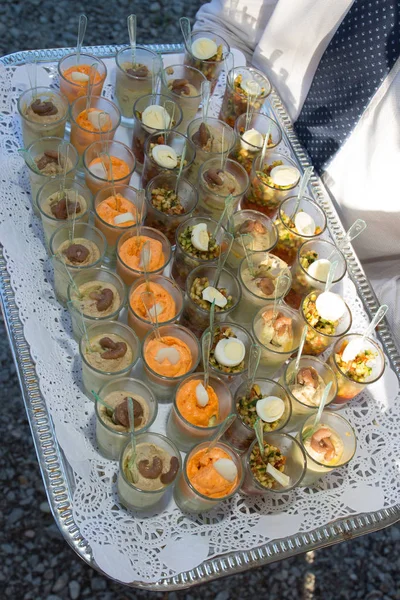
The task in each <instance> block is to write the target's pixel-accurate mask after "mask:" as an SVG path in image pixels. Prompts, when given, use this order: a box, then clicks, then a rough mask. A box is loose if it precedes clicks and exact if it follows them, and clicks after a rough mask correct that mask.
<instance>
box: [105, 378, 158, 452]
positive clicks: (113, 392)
mask: <svg viewBox="0 0 400 600" xmlns="http://www.w3.org/2000/svg"><path fill="white" fill-rule="evenodd" d="M98 395H99V397H100V399H101V400H104V401H105V402H107V404H108V405H109V406H112V407H113V408H115V407H116V406H118V405H119V404H120V403H122V402H123V400H124V398H126V397H129V398H132V400H134V401H135V400H136V403H138V404H139V407H138V404H134V421H135V434H136V435H140V434H141V433H144V432H145V431H147V430H148V429H150V427H151V426H152V424H153V423H154V420H155V418H156V416H157V410H158V406H157V399H156V397H155V396H154V394H153V392H152V391H151V390H150V388H149V387H148V386H147V385H145V384H144V383H143V382H142V381H139V380H138V379H133V378H132V377H117V378H116V379H112V380H111V381H109V382H108V383H105V384H104V385H103V386H102V387H101V388H100V389H99V393H98ZM135 409H136V410H135ZM95 410H96V441H97V445H98V446H99V449H100V453H101V454H102V455H103V456H105V457H106V458H109V459H110V460H118V458H119V457H120V454H121V451H122V449H123V447H124V446H125V445H126V443H127V442H128V440H129V438H130V425H127V423H125V422H123V423H121V422H120V421H119V420H118V418H116V417H114V415H113V414H112V413H111V411H109V410H108V409H107V408H106V407H105V406H104V405H103V404H100V402H98V401H97V400H96V399H95Z"/></svg>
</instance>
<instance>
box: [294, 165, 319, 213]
mask: <svg viewBox="0 0 400 600" xmlns="http://www.w3.org/2000/svg"><path fill="white" fill-rule="evenodd" d="M313 171H314V167H307V168H306V170H305V171H304V173H303V177H302V178H301V181H300V187H299V193H298V194H297V200H296V204H295V205H294V209H293V212H292V216H291V217H290V220H291V221H293V219H294V218H295V216H296V214H297V211H298V210H299V207H300V202H301V199H302V198H303V196H304V192H305V191H306V187H307V186H308V182H309V181H310V178H311V175H312V174H313Z"/></svg>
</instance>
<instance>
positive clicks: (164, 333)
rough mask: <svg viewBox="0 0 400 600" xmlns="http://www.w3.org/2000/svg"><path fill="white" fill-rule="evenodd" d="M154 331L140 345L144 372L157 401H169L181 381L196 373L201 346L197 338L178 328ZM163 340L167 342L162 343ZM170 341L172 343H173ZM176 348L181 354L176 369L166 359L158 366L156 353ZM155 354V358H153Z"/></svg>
mask: <svg viewBox="0 0 400 600" xmlns="http://www.w3.org/2000/svg"><path fill="white" fill-rule="evenodd" d="M158 331H159V334H160V336H161V341H160V340H159V339H158V337H157V336H158V334H157V331H156V330H155V329H154V328H153V329H151V330H150V331H149V332H148V333H147V335H146V336H145V338H144V340H143V344H142V359H143V364H144V372H145V375H146V377H147V380H148V382H149V384H150V386H151V389H152V390H153V391H154V393H155V394H156V397H157V398H158V399H159V400H164V401H165V400H172V398H173V395H174V393H175V390H176V388H177V387H178V385H179V384H180V383H181V381H182V380H183V379H184V378H185V377H187V376H188V375H190V374H191V373H193V371H195V370H196V368H197V366H198V364H199V361H200V345H199V341H198V339H197V338H196V336H195V335H194V334H193V333H192V332H191V331H190V330H189V329H187V328H186V327H182V326H181V325H161V326H160V327H159V328H158ZM163 338H166V340H164V341H162V340H163ZM172 338H173V339H172ZM166 346H169V347H171V346H173V347H175V348H176V349H177V350H178V352H179V354H180V357H181V358H180V361H179V365H178V367H176V368H175V365H176V363H175V364H172V363H171V361H170V360H169V359H168V358H166V359H164V361H163V363H164V364H163V365H160V364H159V363H158V362H157V360H156V356H157V354H158V349H160V348H164V347H166ZM153 354H154V356H153Z"/></svg>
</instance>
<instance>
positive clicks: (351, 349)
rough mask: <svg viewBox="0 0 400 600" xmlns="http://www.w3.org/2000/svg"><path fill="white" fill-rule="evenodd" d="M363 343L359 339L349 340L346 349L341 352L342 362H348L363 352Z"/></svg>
mask: <svg viewBox="0 0 400 600" xmlns="http://www.w3.org/2000/svg"><path fill="white" fill-rule="evenodd" d="M363 349H364V348H363V343H362V340H361V339H356V340H351V341H350V342H349V343H348V344H347V346H346V348H345V349H344V350H343V354H342V360H343V362H346V363H347V362H350V361H352V360H354V359H355V357H356V356H357V354H360V352H362V351H363Z"/></svg>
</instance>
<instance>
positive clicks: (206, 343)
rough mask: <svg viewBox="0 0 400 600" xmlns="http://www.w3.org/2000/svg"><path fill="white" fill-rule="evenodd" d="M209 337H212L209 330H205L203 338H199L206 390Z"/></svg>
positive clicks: (209, 348)
mask: <svg viewBox="0 0 400 600" xmlns="http://www.w3.org/2000/svg"><path fill="white" fill-rule="evenodd" d="M211 337H212V333H211V331H207V332H206V333H205V334H204V335H203V339H202V340H201V356H202V359H203V371H204V379H203V386H204V389H205V390H206V391H207V388H208V379H209V376H210V350H211Z"/></svg>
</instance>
